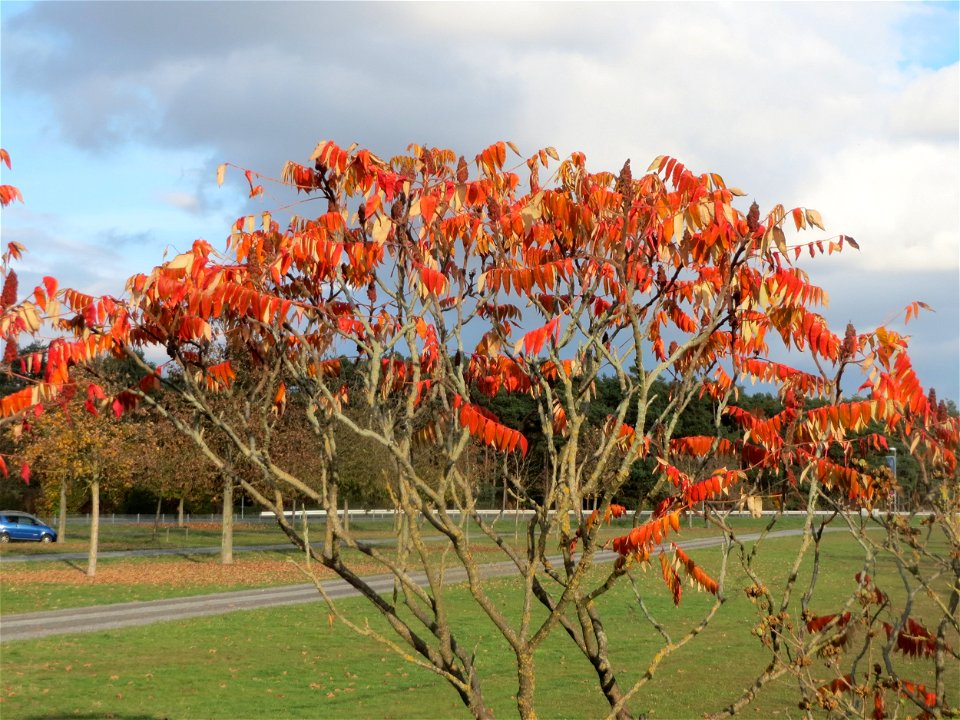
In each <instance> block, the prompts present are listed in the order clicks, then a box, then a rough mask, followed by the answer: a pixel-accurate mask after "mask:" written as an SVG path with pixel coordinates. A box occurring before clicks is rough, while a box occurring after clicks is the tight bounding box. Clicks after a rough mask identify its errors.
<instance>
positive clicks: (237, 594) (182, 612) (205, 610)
mask: <svg viewBox="0 0 960 720" xmlns="http://www.w3.org/2000/svg"><path fill="white" fill-rule="evenodd" d="M827 530H828V531H830V530H842V528H827ZM802 533H803V530H802V529H799V528H797V529H793V530H779V531H776V532H772V533H770V534H769V535H768V537H771V538H773V537H790V536H797V535H800V534H802ZM758 537H760V534H759V533H750V534H746V535H740V536H739V538H740V540H743V541H750V540H756V539H757V538H758ZM721 541H722V537H719V536H718V537H709V538H696V539H694V540H686V541H683V542H678V543H677V546H678V547H682V548H684V549H696V548H703V547H710V546H714V545H719V544H720V543H721ZM281 547H287V546H281ZM194 550H195V548H193V549H190V551H191V552H192V551H194ZM615 557H616V555H615V554H614V553H612V552H609V551H605V552H599V553H597V555H596V559H597V561H598V562H605V561H611V560H613V559H614V558H615ZM553 560H555V561H557V562H559V557H557V558H553ZM513 572H515V567H514V565H513V563H511V562H509V561H506V562H497V563H489V564H486V565H483V566H481V573H482V574H483V576H484V577H499V576H504V575H510V574H512V573H513ZM412 577H413V578H414V579H415V580H416V581H417V582H419V583H421V584H424V583H425V581H426V578H425V576H424V575H423V573H413V574H412ZM366 580H367V582H368V583H369V584H370V586H371V587H373V588H374V589H375V590H377V591H378V592H384V593H385V592H390V591H392V590H393V576H392V575H389V574H388V575H375V576H370V577H367V578H366ZM464 580H466V574H465V572H464V571H463V569H462V568H454V569H451V570H450V571H448V573H447V576H446V582H447V583H457V582H463V581H464ZM323 587H324V589H325V590H326V591H327V593H328V594H329V595H330V597H332V598H335V599H337V598H345V597H353V596H356V595H358V593H357V591H356V590H354V589H353V588H352V587H350V585H348V584H347V583H346V582H344V581H343V580H328V581H326V582H324V583H323ZM320 601H321V598H320V595H319V593H318V592H317V589H316V588H315V587H314V586H313V585H310V584H305V585H287V586H282V587H272V588H260V589H257V590H239V591H234V592H223V593H213V594H210V595H194V596H190V597H183V598H173V599H169V600H149V601H146V602H130V603H115V604H111V605H97V606H93V607H83V608H74V609H70V610H52V611H46V612H37V613H24V614H18V615H10V616H7V617H0V643H6V642H10V641H12V640H28V639H32V638H40V637H46V636H48V635H62V634H66V633H81V632H99V631H102V630H112V629H115V628H122V627H130V626H134V625H149V624H151V623H155V622H162V621H170V620H184V619H186V618H192V617H201V616H204V615H220V614H223V613H228V612H233V611H236V610H254V609H258V608H265V607H276V606H280V605H299V604H304V603H311V602H320Z"/></svg>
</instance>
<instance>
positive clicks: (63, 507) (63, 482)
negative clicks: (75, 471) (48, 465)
mask: <svg viewBox="0 0 960 720" xmlns="http://www.w3.org/2000/svg"><path fill="white" fill-rule="evenodd" d="M58 514H59V517H58V518H57V542H58V543H62V542H66V541H67V478H66V477H62V478H60V507H59V509H58Z"/></svg>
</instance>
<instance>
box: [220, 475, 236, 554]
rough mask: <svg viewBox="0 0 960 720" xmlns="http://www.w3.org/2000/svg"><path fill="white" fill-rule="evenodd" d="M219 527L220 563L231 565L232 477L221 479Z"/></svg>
mask: <svg viewBox="0 0 960 720" xmlns="http://www.w3.org/2000/svg"><path fill="white" fill-rule="evenodd" d="M222 518H223V520H222V523H221V527H220V564H221V565H233V478H224V480H223V509H222Z"/></svg>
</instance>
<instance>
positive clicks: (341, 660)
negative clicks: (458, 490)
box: [0, 533, 958, 720]
mask: <svg viewBox="0 0 960 720" xmlns="http://www.w3.org/2000/svg"><path fill="white" fill-rule="evenodd" d="M797 542H798V541H797V540H796V539H793V538H791V539H776V540H769V541H767V544H766V546H765V548H764V552H763V553H762V554H761V556H760V560H759V563H758V568H759V570H760V571H761V572H762V573H763V576H764V581H765V582H766V584H767V585H768V587H770V588H771V590H775V589H776V588H777V587H779V586H781V585H782V583H783V582H784V580H785V578H786V576H787V573H788V571H789V565H790V562H791V559H792V557H793V551H794V550H795V548H796V546H797ZM718 553H719V551H718V550H717V549H716V548H710V549H702V550H697V551H692V552H691V556H693V557H694V559H695V560H696V561H697V562H698V563H701V564H702V565H703V566H704V567H706V568H707V569H713V568H714V566H715V562H716V560H717V557H718ZM824 560H825V566H824V568H823V569H822V570H821V573H822V575H821V580H820V584H819V585H818V594H817V598H818V599H817V600H816V602H815V603H814V607H813V609H814V611H816V612H819V613H826V612H830V611H833V610H835V609H836V607H835V605H836V604H838V603H839V602H840V601H841V600H842V599H843V598H845V597H846V596H847V595H848V594H849V592H851V591H852V589H853V586H854V581H853V575H854V574H855V573H856V572H857V571H859V570H860V569H861V567H860V565H861V555H860V552H859V549H858V547H857V545H856V543H855V542H854V541H853V540H851V539H850V538H849V537H848V536H846V535H845V534H841V533H837V534H834V535H830V536H825V548H824ZM876 577H877V579H878V583H879V584H881V586H882V587H883V588H884V589H885V590H886V591H887V592H889V593H890V594H891V595H892V596H894V597H895V596H896V595H897V592H898V590H897V583H896V573H895V569H894V568H893V567H892V565H888V564H881V566H880V567H879V568H878V572H877V573H876ZM638 582H639V584H640V587H641V589H642V592H643V593H644V597H645V602H646V603H647V605H648V607H649V608H650V610H651V612H653V613H654V614H655V616H656V617H657V618H658V619H659V620H660V621H661V622H663V623H664V624H665V625H666V626H667V627H668V628H669V629H670V631H671V632H674V633H681V632H682V631H683V630H684V629H685V628H687V627H689V626H690V625H691V624H692V623H694V622H696V621H697V620H698V619H699V618H700V617H701V616H702V614H703V613H704V612H705V611H706V610H707V608H708V607H709V605H710V604H711V601H712V597H711V596H709V595H706V594H702V593H700V594H698V593H696V592H694V591H693V590H692V589H691V588H687V589H686V592H685V594H684V600H683V603H682V604H681V606H680V607H679V608H675V607H674V606H673V604H672V602H671V600H670V598H669V597H668V593H667V591H666V589H665V588H664V587H663V584H662V583H661V582H660V579H659V568H658V567H657V568H655V569H653V570H651V571H650V572H648V573H647V574H646V575H644V574H643V573H639V574H638ZM748 584H749V582H748V581H747V580H746V578H745V577H744V576H743V574H742V572H740V571H739V570H737V569H736V568H734V569H733V570H732V572H731V574H730V577H729V578H728V582H727V593H728V596H729V601H728V602H727V604H726V605H724V607H723V608H722V609H721V611H720V613H719V614H718V616H717V617H716V618H715V620H714V622H713V623H712V624H711V625H710V626H709V627H708V629H707V630H706V631H705V632H704V633H703V634H702V635H701V636H700V637H698V638H696V639H695V640H694V641H693V642H692V643H690V644H689V645H688V646H687V647H686V648H684V649H682V650H680V651H679V652H678V653H677V654H676V655H674V656H673V657H671V658H670V659H668V660H667V661H666V662H665V663H664V664H663V665H662V666H661V668H660V670H659V671H658V673H657V675H656V676H655V678H654V680H653V681H652V682H651V684H649V685H648V686H647V687H646V688H645V689H644V690H642V691H641V693H640V694H639V695H638V696H637V697H636V699H635V701H634V702H633V703H632V708H633V710H634V712H637V713H639V712H646V713H648V714H649V717H651V718H688V717H690V718H692V717H699V716H701V715H702V714H703V713H704V712H708V711H716V710H718V709H720V707H722V706H723V705H724V703H728V702H730V701H731V700H732V699H734V698H735V697H736V696H737V695H738V694H739V692H740V691H741V690H742V688H744V687H746V686H747V685H748V684H749V683H750V682H751V681H752V680H753V678H754V677H755V676H756V674H757V673H759V672H760V671H761V670H762V668H763V664H764V659H765V656H764V654H763V652H762V649H761V648H760V645H759V642H758V640H757V639H756V638H755V637H753V636H752V635H751V634H750V629H751V628H752V627H753V625H754V624H755V623H756V617H757V616H756V608H755V606H754V605H753V604H752V603H751V602H750V601H749V600H748V599H747V597H746V595H745V594H744V593H743V591H742V588H743V587H745V586H746V585H748ZM488 588H489V592H490V593H491V595H493V596H494V597H495V598H496V600H497V602H498V604H500V605H501V606H502V607H504V608H510V607H515V606H516V602H517V599H518V597H519V594H518V592H517V588H516V585H515V583H514V582H513V581H510V580H506V579H503V580H493V581H490V582H489V584H488ZM447 592H448V593H449V598H450V602H451V603H453V605H454V607H455V613H454V617H456V622H455V625H456V632H457V633H458V635H459V637H460V638H461V640H462V641H463V642H465V643H466V645H467V646H468V647H471V648H476V653H477V657H478V662H479V664H480V667H481V672H482V674H483V677H484V693H485V697H486V699H487V701H488V702H489V703H490V704H491V705H492V707H493V708H494V710H495V712H496V715H497V716H498V717H512V716H515V714H516V710H515V705H514V703H513V699H512V697H511V693H512V692H513V690H514V689H515V686H516V683H515V677H514V670H513V663H512V658H511V656H510V654H509V652H508V651H507V648H506V646H505V644H504V643H503V641H502V640H500V639H499V637H498V636H497V635H496V633H494V632H493V631H491V629H490V627H489V626H488V625H487V623H486V622H485V621H484V620H483V619H482V618H481V617H480V614H479V613H478V612H477V610H476V609H475V607H474V605H473V603H472V601H471V599H470V597H469V595H468V594H467V592H466V591H465V590H464V589H463V588H462V587H451V588H449V589H448V590H447ZM341 607H342V608H344V609H345V610H346V611H347V612H348V613H349V614H350V616H351V617H353V618H354V619H355V620H361V622H362V621H363V620H364V619H368V620H369V622H370V623H371V624H372V625H374V626H375V627H383V623H382V622H381V621H380V619H379V618H378V617H377V616H376V614H375V613H374V612H373V611H372V610H371V609H370V607H369V606H368V605H367V604H365V603H364V602H363V601H361V600H348V601H343V602H342V603H341ZM600 608H601V611H602V613H603V615H604V617H605V619H606V622H607V627H608V631H609V633H610V640H611V647H612V654H613V660H614V665H615V667H616V669H617V671H618V673H619V674H620V679H621V682H623V683H624V684H626V685H629V684H630V683H631V682H632V681H633V680H635V679H636V678H638V677H639V676H640V675H642V673H643V671H644V670H645V668H646V666H647V664H648V663H649V661H650V659H651V657H652V655H653V654H654V653H655V652H656V651H657V649H658V648H659V646H660V645H659V637H658V636H657V635H656V633H654V631H653V630H652V629H651V628H650V626H649V625H648V624H647V623H646V621H645V620H644V619H643V617H642V615H641V613H640V612H639V610H638V608H637V606H636V601H635V600H634V598H633V595H632V593H631V592H630V590H629V587H628V586H627V585H626V584H621V585H620V586H618V588H617V589H616V590H614V591H613V592H611V593H609V594H608V595H606V596H604V597H603V598H602V600H601V601H600ZM791 610H792V611H793V610H794V609H793V608H791ZM922 610H923V608H922V607H921V608H920V613H919V615H920V617H921V618H922V617H923V612H922ZM794 614H795V615H799V611H798V610H797V611H795V612H794ZM915 614H916V613H915ZM951 641H952V642H954V643H956V642H957V638H956V637H954V638H951ZM898 662H904V664H910V663H908V662H906V661H901V660H900V659H899V657H898ZM817 663H818V667H819V668H820V672H822V673H823V676H824V678H828V677H830V675H829V671H828V670H827V669H826V668H824V667H822V666H823V662H822V661H819V660H818V661H817ZM537 668H538V673H539V674H538V690H537V695H538V703H539V711H540V714H541V716H543V717H547V718H559V717H575V718H594V717H603V716H604V715H605V710H606V708H605V704H604V703H603V701H602V700H600V699H599V698H598V697H597V693H596V691H595V689H594V681H593V679H592V671H591V670H590V669H589V667H588V666H587V663H586V661H585V660H583V658H582V657H581V656H580V655H579V654H578V653H577V651H576V650H575V649H574V648H573V647H572V646H571V645H570V644H569V643H568V642H567V641H566V640H565V639H564V637H563V636H562V632H558V633H555V635H554V636H552V637H551V638H550V640H548V642H547V643H546V644H545V645H544V646H543V647H542V649H541V651H540V652H539V653H538V655H537ZM925 669H926V663H917V667H915V668H914V669H912V670H911V671H910V676H911V677H915V678H916V679H919V680H924V679H926V678H924V676H923V673H924V671H925ZM0 670H2V680H0V685H2V701H3V702H2V704H0V715H2V716H3V718H4V720H9V719H12V718H41V717H43V718H48V717H70V716H85V717H98V718H99V717H117V718H132V717H149V718H211V719H213V718H265V717H266V718H288V717H289V718H446V717H466V715H467V714H466V712H465V711H464V709H463V708H462V706H461V705H460V704H459V701H458V700H457V698H456V695H455V694H454V693H453V691H452V690H451V689H450V688H449V686H447V684H446V683H445V682H444V681H442V680H440V679H438V678H437V677H436V676H434V675H432V674H431V673H429V672H426V671H424V670H421V669H419V668H417V667H414V666H413V665H411V664H409V663H407V662H405V661H404V660H402V659H401V658H399V657H398V656H396V655H394V654H392V653H391V652H390V651H388V650H386V649H384V648H382V647H380V646H378V645H377V644H376V643H374V642H373V641H371V640H368V639H364V638H357V637H356V636H354V635H353V634H352V633H351V632H350V631H349V630H348V629H347V628H345V627H344V626H342V625H341V624H340V623H333V624H332V625H331V624H330V623H328V615H327V609H326V607H325V606H324V605H322V604H316V605H306V606H297V607H291V608H272V609H266V610H259V611H249V612H240V613H232V614H229V615H224V616H218V617H212V618H198V619H194V620H189V621H185V622H180V623H163V624H158V625H152V626H146V627H141V628H129V629H124V630H117V631H111V632H105V633H97V634H89V635H74V636H63V637H56V638H45V639H40V640H35V641H24V642H15V643H11V644H5V645H3V646H2V656H0ZM954 695H955V693H953V692H950V693H949V697H948V700H950V701H951V702H953V703H954V704H955V703H956V702H957V699H958V698H957V697H955V696H954ZM796 700H797V697H796V693H795V692H793V687H792V684H791V681H789V680H783V681H780V682H778V683H775V684H773V685H772V686H771V687H769V688H768V689H767V690H766V691H765V692H764V693H763V694H762V695H761V696H760V698H759V700H758V701H757V702H756V703H755V704H753V705H751V706H749V707H748V708H747V710H746V712H745V714H746V715H747V716H748V717H757V718H771V717H782V718H786V717H797V716H798V715H799V714H800V713H799V711H798V710H797V707H796ZM902 715H903V713H901V716H902Z"/></svg>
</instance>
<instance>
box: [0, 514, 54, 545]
mask: <svg viewBox="0 0 960 720" xmlns="http://www.w3.org/2000/svg"><path fill="white" fill-rule="evenodd" d="M56 539H57V531H56V530H54V529H53V528H52V527H50V526H49V525H45V524H43V523H42V522H41V521H40V520H37V518H35V517H34V516H33V515H29V514H27V513H25V512H19V511H17V510H2V511H0V543H8V542H10V541H11V540H27V541H33V542H42V543H51V542H53V541H55V540H56Z"/></svg>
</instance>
